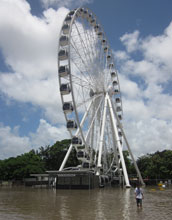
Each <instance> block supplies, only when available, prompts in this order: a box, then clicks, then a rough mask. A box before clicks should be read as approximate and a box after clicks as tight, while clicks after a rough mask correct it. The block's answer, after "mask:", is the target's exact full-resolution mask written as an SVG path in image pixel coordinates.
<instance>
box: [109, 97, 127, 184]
mask: <svg viewBox="0 0 172 220" xmlns="http://www.w3.org/2000/svg"><path fill="white" fill-rule="evenodd" d="M107 99H108V104H109V109H110V115H111V119H112V125H113V130H114V133H115V137H116V140H117V148H118V151H119V155H120V159H121V165H122V170H123V174H124V178H125V184H126V187H131V186H130V183H129V179H128V173H127V169H126V166H125V161H124V157H123V153H122V148H121V143H120V138H119V135H118V129H117V125H116V121H115V117H114V111H113V108H112V103H111V99H110V97H109V95H107Z"/></svg>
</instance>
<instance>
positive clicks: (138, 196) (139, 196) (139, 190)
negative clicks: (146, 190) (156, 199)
mask: <svg viewBox="0 0 172 220" xmlns="http://www.w3.org/2000/svg"><path fill="white" fill-rule="evenodd" d="M135 196H136V203H137V207H140V208H141V207H142V199H144V196H143V190H142V188H140V185H139V184H138V185H137V187H136V188H135Z"/></svg>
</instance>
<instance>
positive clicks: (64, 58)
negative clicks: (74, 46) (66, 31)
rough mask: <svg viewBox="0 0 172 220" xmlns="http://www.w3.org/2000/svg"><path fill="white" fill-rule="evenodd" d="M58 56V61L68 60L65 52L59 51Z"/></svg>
mask: <svg viewBox="0 0 172 220" xmlns="http://www.w3.org/2000/svg"><path fill="white" fill-rule="evenodd" d="M58 56H59V60H61V61H62V60H67V59H68V52H67V50H60V51H59V54H58Z"/></svg>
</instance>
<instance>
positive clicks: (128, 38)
mask: <svg viewBox="0 0 172 220" xmlns="http://www.w3.org/2000/svg"><path fill="white" fill-rule="evenodd" d="M120 40H121V42H122V43H123V44H124V45H125V46H126V49H127V51H128V52H129V53H131V52H134V51H135V50H138V47H139V41H140V39H139V31H134V32H133V33H131V34H128V33H126V34H124V35H123V36H122V37H121V38H120Z"/></svg>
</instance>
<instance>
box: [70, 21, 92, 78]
mask: <svg viewBox="0 0 172 220" xmlns="http://www.w3.org/2000/svg"><path fill="white" fill-rule="evenodd" d="M74 25H75V27H76V30H77V33H78V37H79V39H80V44H81V45H82V47H81V48H82V51H83V54H84V56H85V58H86V61H85V62H86V63H85V62H84V64H85V66H87V68H88V70H89V71H90V68H89V66H90V63H91V60H90V57H88V54H89V53H88V50H87V47H86V45H85V43H84V39H83V38H82V37H81V33H80V32H79V29H78V27H77V24H76V22H74ZM83 34H84V32H83ZM84 36H85V34H84ZM73 43H74V42H73ZM88 58H89V60H88ZM89 71H88V74H89V77H90V78H92V76H91V74H90V73H89Z"/></svg>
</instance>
